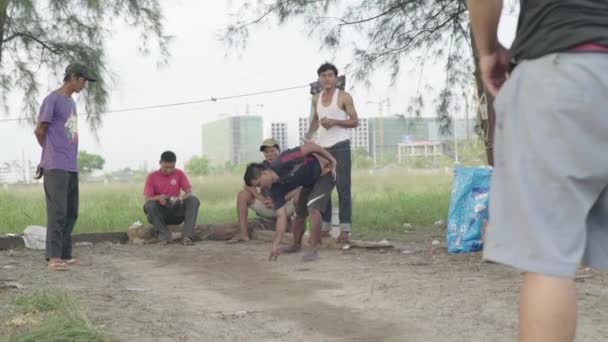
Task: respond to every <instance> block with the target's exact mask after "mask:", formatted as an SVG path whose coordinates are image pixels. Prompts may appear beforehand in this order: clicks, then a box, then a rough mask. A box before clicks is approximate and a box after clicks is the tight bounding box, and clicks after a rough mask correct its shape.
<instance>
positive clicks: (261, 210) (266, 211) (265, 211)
mask: <svg viewBox="0 0 608 342" xmlns="http://www.w3.org/2000/svg"><path fill="white" fill-rule="evenodd" d="M249 209H251V210H253V211H254V212H255V213H256V215H258V216H259V217H261V218H265V219H269V220H274V219H276V218H277V211H276V210H275V209H274V208H268V207H266V206H265V205H264V203H262V202H260V201H259V200H257V199H256V200H255V201H254V202H253V203H252V204H251V205H250V206H249ZM285 209H286V210H287V216H288V217H289V216H291V215H293V213H294V211H295V206H294V204H293V201H289V202H287V204H285Z"/></svg>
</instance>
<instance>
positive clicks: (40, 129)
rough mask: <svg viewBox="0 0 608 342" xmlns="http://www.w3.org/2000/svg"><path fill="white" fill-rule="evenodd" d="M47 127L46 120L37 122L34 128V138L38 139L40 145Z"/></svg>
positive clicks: (42, 142) (42, 144) (44, 137)
mask: <svg viewBox="0 0 608 342" xmlns="http://www.w3.org/2000/svg"><path fill="white" fill-rule="evenodd" d="M48 128H49V123H48V122H38V124H37V125H36V129H34V135H35V136H36V140H38V144H39V145H40V147H43V146H44V140H45V139H46V131H47V130H48Z"/></svg>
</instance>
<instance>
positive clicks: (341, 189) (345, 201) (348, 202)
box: [330, 141, 353, 243]
mask: <svg viewBox="0 0 608 342" xmlns="http://www.w3.org/2000/svg"><path fill="white" fill-rule="evenodd" d="M333 155H334V158H336V161H337V162H338V167H337V169H336V176H337V177H336V189H337V190H338V200H339V206H340V211H339V216H340V236H338V242H344V243H347V242H348V241H349V238H350V234H351V230H352V210H353V209H352V197H351V163H352V161H351V152H350V142H349V141H347V142H345V143H340V144H338V146H336V148H335V149H334V153H333ZM330 214H331V213H330Z"/></svg>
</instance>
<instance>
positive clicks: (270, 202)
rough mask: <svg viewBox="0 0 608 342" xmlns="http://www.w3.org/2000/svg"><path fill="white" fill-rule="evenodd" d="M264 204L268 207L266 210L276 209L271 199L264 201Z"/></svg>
mask: <svg viewBox="0 0 608 342" xmlns="http://www.w3.org/2000/svg"><path fill="white" fill-rule="evenodd" d="M262 203H264V206H266V208H268V209H272V207H274V203H273V202H272V200H271V199H270V198H266V199H264V201H263V202H262Z"/></svg>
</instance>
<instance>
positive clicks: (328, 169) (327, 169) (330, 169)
mask: <svg viewBox="0 0 608 342" xmlns="http://www.w3.org/2000/svg"><path fill="white" fill-rule="evenodd" d="M337 166H338V162H337V161H336V159H335V158H332V159H331V160H329V162H328V163H327V164H325V165H324V166H323V169H322V170H321V176H324V175H326V174H328V173H331V175H332V177H333V179H334V180H336V167H337Z"/></svg>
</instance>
